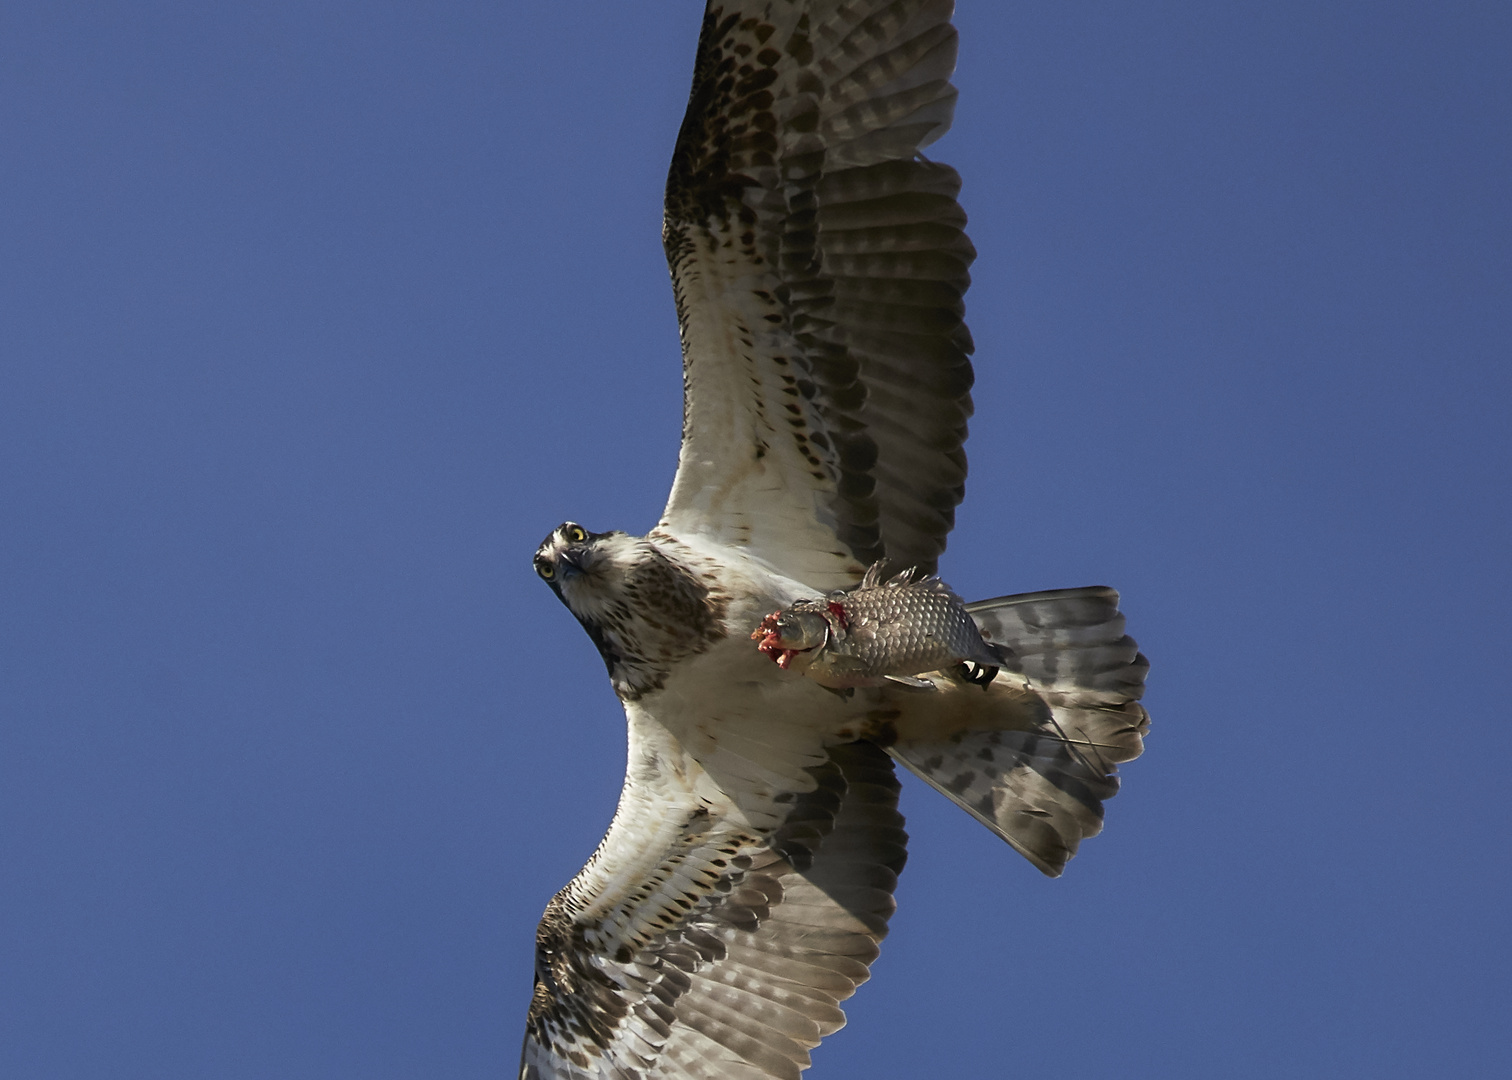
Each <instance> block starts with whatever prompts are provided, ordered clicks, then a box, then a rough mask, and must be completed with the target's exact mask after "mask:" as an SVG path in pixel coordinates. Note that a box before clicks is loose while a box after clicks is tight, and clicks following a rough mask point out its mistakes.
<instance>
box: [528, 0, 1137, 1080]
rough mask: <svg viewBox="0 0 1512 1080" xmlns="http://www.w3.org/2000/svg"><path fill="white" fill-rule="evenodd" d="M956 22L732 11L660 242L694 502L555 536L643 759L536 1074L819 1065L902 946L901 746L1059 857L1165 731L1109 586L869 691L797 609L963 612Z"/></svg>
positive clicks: (1006, 834) (542, 1033) (1005, 614)
mask: <svg viewBox="0 0 1512 1080" xmlns="http://www.w3.org/2000/svg"><path fill="white" fill-rule="evenodd" d="M951 13H952V3H951V0H709V3H708V7H707V10H706V11H705V14H704V21H703V30H702V33H701V35H700V37H699V42H698V53H697V57H696V59H695V61H694V71H693V88H692V93H691V96H690V98H689V101H688V108H687V113H686V116H685V117H684V119H683V123H682V129H681V132H680V133H679V135H678V139H677V145H676V149H675V151H674V153H673V157H672V164H671V169H670V172H669V174H668V178H667V188H666V203H665V218H664V224H663V231H662V240H663V243H664V245H665V247H666V253H667V261H668V263H669V264H670V267H671V271H672V290H673V295H674V298H675V301H676V305H677V315H678V320H679V325H680V329H681V338H682V357H683V387H684V405H683V432H682V447H681V451H680V455H679V460H678V466H677V475H676V479H675V480H674V481H673V484H672V492H671V495H670V497H669V498H668V501H667V505H666V509H665V510H664V511H663V513H662V517H661V520H660V522H659V523H658V524H657V526H656V527H655V528H654V529H652V530H651V532H650V533H648V534H647V535H645V536H630V535H627V534H626V533H623V532H614V531H610V532H594V531H591V530H589V529H588V528H585V527H584V526H581V525H578V524H575V523H571V522H569V523H567V524H564V525H561V526H560V527H558V528H557V529H555V530H554V531H553V532H552V533H551V534H550V535H549V536H548V537H547V538H546V540H545V541H544V542H543V543H542V544H541V546H540V548H539V550H538V551H537V552H536V554H535V569H536V572H537V573H538V574H539V575H540V576H541V577H542V578H544V579H545V581H546V583H547V584H548V585H549V586H550V587H551V588H552V590H553V591H555V593H556V594H557V596H558V597H559V598H560V599H561V601H562V602H563V604H565V605H566V607H567V609H568V610H569V611H571V612H572V614H573V615H574V616H575V617H576V618H577V619H578V621H579V622H580V623H582V625H583V628H584V629H585V630H586V631H587V632H588V635H589V636H590V637H591V638H592V639H593V642H594V644H595V645H596V646H597V647H598V650H599V652H600V653H601V654H602V656H603V659H604V663H605V665H606V666H607V667H608V669H609V678H610V681H611V682H612V684H613V686H614V690H615V692H616V693H617V694H618V696H619V698H620V700H621V701H622V702H623V703H624V707H625V715H626V718H627V721H628V724H629V756H628V764H627V768H626V772H625V785H624V790H623V792H622V794H621V795H620V801H619V807H618V809H617V810H616V811H615V814H614V818H613V821H612V822H611V824H610V826H609V831H608V833H607V835H606V836H605V837H604V839H603V841H602V842H601V843H600V844H599V846H598V850H596V851H595V852H594V853H593V856H592V857H591V858H590V859H589V860H588V863H587V865H586V866H584V867H583V869H582V871H581V872H580V873H579V874H578V875H577V876H576V877H575V878H573V879H572V881H571V882H570V883H569V884H568V885H567V886H566V887H565V888H563V889H562V891H561V892H559V893H558V894H557V895H556V896H555V897H554V898H553V899H552V900H551V902H550V903H549V904H548V905H547V908H546V912H545V915H544V917H543V918H542V920H541V924H540V929H539V931H538V932H537V937H536V967H535V989H534V994H533V996H532V999H531V1003H530V1011H529V1017H528V1020H527V1024H526V1036H525V1048H524V1053H523V1057H522V1061H521V1067H520V1076H521V1077H522V1078H523V1080H768V1078H772V1077H788V1078H792V1077H797V1076H798V1074H799V1073H800V1072H801V1071H802V1070H803V1069H805V1068H807V1067H808V1065H809V1052H810V1051H811V1050H812V1049H813V1048H814V1047H815V1046H817V1045H818V1043H819V1041H820V1040H821V1039H822V1038H823V1037H824V1036H825V1035H827V1034H829V1033H830V1032H832V1031H834V1030H836V1029H837V1028H839V1027H840V1026H841V1025H842V1024H843V1023H844V1020H845V1018H844V1014H843V1013H842V1012H841V1010H840V1003H841V1002H842V1001H844V1000H845V999H846V998H848V997H849V996H850V995H851V994H852V993H853V992H854V991H855V989H856V987H857V986H858V985H859V984H860V983H861V982H863V981H864V980H865V979H866V977H867V974H868V966H869V965H870V963H871V961H872V960H873V959H874V958H875V957H876V956H877V951H878V942H880V941H881V939H882V937H883V936H884V934H885V933H886V932H887V922H888V918H889V916H890V915H891V913H892V911H893V906H894V905H893V896H892V894H893V889H894V886H895V884H896V882H897V875H898V873H899V871H900V870H902V868H903V862H904V857H905V847H904V845H905V842H906V839H907V837H906V834H905V833H904V831H903V818H902V816H901V815H900V814H899V813H898V809H897V795H898V782H897V779H896V777H895V775H894V766H895V765H897V764H901V765H902V766H903V767H904V768H906V769H908V770H910V771H911V772H913V773H915V774H916V775H918V776H919V777H921V778H922V779H923V780H925V781H926V782H927V783H928V784H930V785H931V786H932V787H934V788H935V789H937V790H938V791H939V792H941V793H942V794H943V795H945V796H946V797H947V798H949V799H951V800H952V801H954V802H955V803H956V804H957V805H959V806H960V807H961V808H962V809H963V810H965V811H966V812H967V813H968V814H970V815H971V816H972V817H974V818H976V819H977V820H978V821H979V822H981V823H982V824H984V825H986V826H987V828H989V829H991V830H992V831H993V832H995V833H996V834H997V835H998V836H1000V837H1002V838H1003V839H1004V840H1006V841H1007V842H1008V843H1009V844H1010V845H1012V847H1013V848H1014V849H1015V850H1017V851H1018V852H1019V853H1020V854H1022V855H1023V856H1024V857H1026V858H1027V859H1029V860H1030V862H1032V863H1033V864H1034V865H1035V866H1036V867H1038V868H1039V869H1040V870H1042V871H1043V872H1044V873H1046V874H1049V875H1052V876H1053V875H1057V874H1059V873H1060V872H1061V870H1062V868H1063V867H1064V865H1065V863H1066V860H1067V859H1069V858H1070V857H1071V855H1072V854H1073V853H1074V852H1075V851H1076V848H1077V845H1078V843H1079V842H1080V841H1081V840H1082V839H1084V838H1086V837H1089V836H1092V835H1094V834H1095V833H1097V832H1098V830H1099V829H1100V828H1101V825H1102V803H1103V801H1104V800H1105V799H1107V798H1109V797H1110V796H1111V795H1113V793H1114V792H1115V790H1116V789H1117V779H1116V776H1115V771H1116V769H1115V767H1116V765H1117V764H1118V763H1119V762H1123V761H1127V760H1129V759H1131V758H1133V757H1135V756H1137V755H1138V754H1139V752H1140V749H1141V739H1142V736H1143V735H1144V733H1145V731H1146V729H1147V727H1148V722H1149V721H1148V717H1147V715H1146V713H1145V711H1144V709H1143V708H1141V706H1140V705H1139V704H1138V698H1139V696H1140V693H1141V690H1142V688H1143V683H1144V675H1145V671H1146V669H1147V667H1148V665H1147V664H1146V662H1145V660H1144V658H1143V657H1142V656H1140V655H1139V653H1138V650H1137V648H1136V647H1135V644H1134V642H1133V641H1132V640H1131V639H1130V638H1129V637H1127V636H1125V634H1124V632H1123V617H1122V616H1121V615H1120V614H1119V612H1118V594H1117V593H1115V592H1114V591H1113V590H1111V589H1106V588H1085V589H1067V590H1061V591H1054V592H1041V593H1031V594H1026V595H1021V596H1007V597H1001V598H998V599H993V600H984V601H980V602H978V603H975V604H968V605H965V611H966V612H969V614H970V622H974V623H975V626H976V630H972V631H971V634H970V636H971V638H972V639H973V641H974V642H975V644H974V645H972V648H973V649H975V650H976V655H977V656H978V657H979V658H983V657H985V659H989V660H995V661H996V662H995V663H993V664H991V665H990V666H989V665H987V664H978V665H977V666H975V667H972V666H971V665H969V664H962V665H953V666H950V667H948V668H946V669H941V670H938V671H934V672H927V673H922V674H923V676H924V677H917V676H919V675H920V673H917V672H905V673H904V674H905V675H906V676H908V677H905V678H902V679H898V680H896V681H895V680H892V679H890V678H878V679H875V680H869V681H866V682H863V683H861V684H857V685H849V684H847V685H843V686H841V687H838V688H837V687H836V686H833V685H824V684H823V683H822V682H821V681H817V680H816V679H814V678H810V677H807V676H806V675H805V673H804V671H803V670H801V668H802V666H803V665H802V664H801V663H799V664H793V665H790V664H789V663H788V661H790V660H791V659H792V658H793V655H794V650H791V649H786V648H784V647H781V646H783V644H784V642H785V641H786V640H787V639H783V638H781V636H780V634H779V633H778V631H777V630H774V629H772V628H774V627H779V620H778V614H779V613H781V612H782V611H783V610H784V609H789V608H792V607H793V605H797V606H798V607H797V608H796V609H794V610H803V611H807V612H809V617H810V618H811V620H812V618H813V617H817V618H819V619H820V621H818V622H813V626H815V627H817V630H816V633H818V634H820V636H823V635H824V634H825V633H827V632H828V631H827V630H826V626H828V627H831V628H834V629H835V632H836V633H840V632H841V631H840V630H839V629H838V628H840V627H841V626H843V625H846V624H845V623H844V610H845V608H844V603H845V602H846V599H847V597H846V593H845V592H844V590H851V589H854V588H855V587H856V586H857V585H858V583H859V582H861V579H862V576H863V574H864V573H865V572H866V571H867V570H868V568H870V567H872V566H873V565H874V564H878V563H883V562H885V563H886V565H887V566H889V567H892V568H894V569H895V570H903V571H910V570H911V571H912V572H913V576H912V577H902V576H899V577H889V580H891V581H892V583H893V585H894V586H896V587H898V588H900V589H903V588H907V587H912V586H910V585H909V582H913V583H915V585H917V587H918V588H921V589H924V588H929V589H933V590H934V592H935V594H936V595H938V596H939V597H944V599H943V600H941V601H940V603H942V604H945V605H946V607H947V608H948V607H949V605H951V604H959V601H957V600H955V598H954V596H953V594H951V593H949V590H948V589H945V588H944V587H943V585H942V584H940V583H938V582H936V581H934V579H932V578H930V577H928V575H931V574H932V573H933V572H934V570H935V565H936V560H937V559H938V557H939V555H940V554H941V552H943V551H944V549H945V537H946V534H947V533H948V532H949V531H950V528H951V525H952V523H953V520H954V514H955V507H956V506H957V504H959V503H960V501H961V498H962V496H963V492H964V481H965V479H966V457H965V454H964V453H963V451H962V444H963V442H964V441H965V438H966V421H967V418H968V416H969V415H970V414H971V399H970V396H969V395H970V389H971V383H972V371H971V364H970V361H969V360H968V356H969V354H970V353H971V351H972V343H971V336H970V334H969V333H968V332H967V329H966V326H965V323H964V322H963V312H964V306H963V302H962V297H963V294H964V293H965V291H966V287H967V284H968V275H967V269H968V266H969V265H970V263H971V260H972V258H973V256H974V254H975V252H974V250H973V248H972V246H971V243H970V241H969V240H968V239H967V238H966V234H965V232H964V227H965V222H966V218H965V215H964V214H963V213H962V211H961V208H960V206H959V205H958V204H957V202H956V194H957V192H958V191H959V188H960V180H959V177H958V176H957V175H956V173H955V171H954V170H953V169H951V168H949V167H948V166H946V165H942V164H939V163H937V162H934V161H931V160H929V159H927V158H926V157H924V156H923V154H922V153H921V152H920V151H921V149H922V148H923V147H925V146H927V145H928V144H929V143H931V142H933V141H934V140H935V139H937V138H939V137H940V136H941V135H943V134H944V133H945V131H946V129H947V128H948V127H949V126H950V120H951V113H952V110H953V107H954V104H955V98H956V91H955V88H954V87H953V86H952V85H951V84H950V76H951V73H952V71H953V70H954V66H955V56H956V32H955V29H954V27H952V26H951V23H950V17H951ZM891 573H892V571H889V574H891ZM868 581H869V582H871V583H872V584H874V585H876V587H877V588H879V589H881V588H885V587H887V586H884V585H882V584H880V583H881V582H882V581H883V578H882V577H880V576H878V575H877V574H872V575H868ZM879 595H881V594H879ZM888 595H892V594H888ZM897 595H900V596H901V595H903V593H901V592H900V593H898V594H897ZM827 596H828V597H830V599H825V597H827ZM857 596H858V597H859V594H857ZM885 598H886V597H884V599H885ZM818 601H823V602H822V603H816V602H818ZM805 605H807V607H805ZM852 607H854V608H855V610H860V609H861V604H860V600H859V599H857V601H856V604H854V605H852ZM826 612H835V613H836V614H835V616H834V617H833V618H832V619H831V620H830V621H829V622H828V623H825V622H823V619H824V618H825V616H826ZM815 613H817V616H815ZM946 613H947V614H949V611H948V610H947V612H946ZM836 620H839V621H836ZM960 621H961V620H960V619H957V623H959V622H960ZM970 622H967V624H966V625H967V626H968V627H969V625H970ZM791 624H792V623H791V619H790V620H789V622H783V623H780V625H781V626H788V625H791ZM900 626H901V629H903V630H908V629H910V628H909V627H908V626H907V625H906V620H905V622H904V623H902V624H900ZM763 627H765V628H767V630H768V631H769V632H768V633H767V638H766V641H765V642H764V643H763V644H762V645H760V646H758V645H757V644H756V643H754V642H753V641H752V634H753V632H756V633H757V635H758V636H760V635H761V633H762V628H763ZM958 628H959V627H958ZM977 630H979V631H980V636H978V635H977ZM794 633H796V631H794ZM793 640H795V641H796V640H798V639H797V638H795V639H793ZM984 642H985V643H987V644H986V645H984ZM774 643H775V644H774ZM984 647H985V648H987V649H989V650H990V651H989V652H987V653H983V652H982V649H983V648H984ZM774 658H776V659H778V660H779V663H773V662H772V661H773V659H774Z"/></svg>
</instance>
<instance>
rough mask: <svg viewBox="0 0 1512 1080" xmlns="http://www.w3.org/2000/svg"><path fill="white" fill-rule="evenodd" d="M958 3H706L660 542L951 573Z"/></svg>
mask: <svg viewBox="0 0 1512 1080" xmlns="http://www.w3.org/2000/svg"><path fill="white" fill-rule="evenodd" d="M952 7H953V5H952V3H951V2H950V0H892V2H889V0H813V2H809V3H801V2H795V0H710V3H709V5H708V9H707V11H706V13H705V15H704V24H703V32H702V34H701V36H700V38H699V43H698V59H697V65H696V68H695V71H694V76H693V93H692V97H691V100H690V101H689V103H688V111H687V115H686V117H685V118H684V120H683V125H682V131H681V133H680V135H679V136H678V140H677V148H676V151H675V153H674V155H673V159H672V167H671V171H670V174H669V176H668V180H667V196H666V219H665V225H664V230H663V240H664V243H665V246H666V250H667V260H668V262H669V264H670V266H671V270H672V284H673V291H674V294H675V296H676V300H677V313H678V319H679V322H680V326H681V334H682V348H683V382H684V403H683V441H682V450H681V454H680V457H679V461H678V468H677V478H676V480H675V481H674V483H673V486H672V494H671V497H670V499H669V501H668V503H667V508H666V511H665V514H664V516H663V525H664V526H666V527H667V528H669V529H670V530H671V531H672V532H673V533H675V534H676V535H678V536H683V537H688V536H693V535H704V536H709V537H711V538H714V539H717V540H718V541H720V542H723V543H726V544H734V545H739V546H744V547H746V548H747V549H749V550H750V551H751V552H752V553H753V554H755V555H757V556H759V557H761V558H763V559H765V560H767V561H768V562H769V563H771V564H772V565H773V566H775V567H776V568H777V569H779V570H781V571H782V572H784V573H786V574H788V575H790V576H792V577H795V578H797V579H799V580H802V581H805V582H807V583H809V584H810V585H813V586H815V587H817V588H832V587H838V586H841V585H845V584H850V583H852V582H854V581H855V579H856V578H857V577H859V576H860V574H861V572H862V570H863V568H864V567H866V566H867V565H869V564H870V563H872V562H874V561H876V560H877V559H879V558H882V557H883V556H886V557H888V558H889V559H891V560H893V561H894V562H896V563H898V564H900V565H919V566H922V567H925V568H927V569H933V567H934V564H935V559H936V557H937V556H938V555H939V554H940V553H941V552H942V551H943V550H944V549H945V535H946V533H947V532H949V531H950V527H951V525H952V524H953V522H954V515H955V507H956V505H957V504H958V503H959V502H960V501H961V497H962V494H963V491H964V487H963V485H964V482H965V478H966V458H965V455H964V453H963V452H962V450H961V445H962V443H963V441H964V440H965V438H966V420H967V417H968V416H969V415H970V412H971V399H970V396H969V391H970V388H971V381H972V373H971V364H970V362H969V360H968V359H967V356H968V354H969V353H970V352H971V347H972V346H971V337H970V335H969V334H968V333H967V330H966V327H965V324H964V323H963V322H962V316H963V312H964V305H963V303H962V295H963V294H964V293H965V291H966V287H967V284H968V282H969V278H968V275H967V267H968V266H969V265H970V263H971V260H972V258H973V257H974V256H975V252H974V250H973V249H972V246H971V243H970V241H968V240H967V238H966V235H965V233H964V232H963V228H964V226H965V222H966V218H965V214H964V213H962V211H961V208H960V206H959V205H958V204H957V203H956V198H955V197H956V193H957V192H958V191H959V189H960V179H959V177H958V176H957V175H956V173H955V171H954V170H953V169H951V168H949V167H948V166H945V165H939V164H935V163H932V162H928V161H925V160H924V159H923V158H921V157H920V156H919V155H918V150H919V148H920V147H922V146H925V145H927V144H929V143H930V142H932V141H934V140H935V139H937V138H939V137H940V136H941V135H943V134H944V133H945V131H946V129H947V128H948V127H949V126H950V119H951V113H952V110H953V108H954V105H955V97H956V92H955V88H954V87H952V86H951V85H950V82H949V79H950V74H951V72H952V71H953V70H954V67H955V55H956V32H955V28H954V27H952V26H951V25H950V15H951V11H952Z"/></svg>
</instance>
